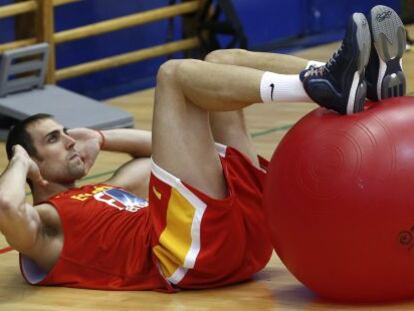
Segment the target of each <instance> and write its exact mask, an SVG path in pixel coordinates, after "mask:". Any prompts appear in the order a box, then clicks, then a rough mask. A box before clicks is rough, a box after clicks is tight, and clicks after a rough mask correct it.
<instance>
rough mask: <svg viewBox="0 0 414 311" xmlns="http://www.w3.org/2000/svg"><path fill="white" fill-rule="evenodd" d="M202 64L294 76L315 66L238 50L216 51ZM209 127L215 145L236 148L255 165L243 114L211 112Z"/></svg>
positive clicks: (254, 150)
mask: <svg viewBox="0 0 414 311" xmlns="http://www.w3.org/2000/svg"><path fill="white" fill-rule="evenodd" d="M205 60H206V61H207V62H211V63H217V64H228V65H237V66H243V67H249V68H255V69H260V70H263V71H271V72H275V73H280V74H296V75H297V74H298V73H299V72H301V71H302V70H304V69H306V68H307V67H308V66H309V65H310V64H316V63H317V62H313V61H309V60H306V59H303V58H300V57H296V56H292V55H284V54H276V53H263V52H251V51H247V50H242V49H228V50H216V51H213V52H211V53H209V54H208V55H207V56H206V58H205ZM320 64H321V65H322V64H323V63H320ZM298 78H299V77H298ZM210 125H211V129H212V132H213V136H214V139H215V141H217V142H219V143H222V144H224V145H227V146H231V147H233V148H236V149H237V150H239V151H241V152H242V153H244V154H245V155H246V156H247V157H249V158H250V159H251V160H252V162H253V163H254V164H256V165H258V160H257V152H256V149H255V147H254V145H253V143H252V140H251V137H250V134H249V132H248V130H247V126H246V124H245V120H244V114H243V110H237V111H229V112H211V113H210Z"/></svg>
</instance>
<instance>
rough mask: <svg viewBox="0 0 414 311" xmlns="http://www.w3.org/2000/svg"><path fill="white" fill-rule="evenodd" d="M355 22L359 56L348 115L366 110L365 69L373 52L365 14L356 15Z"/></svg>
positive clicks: (348, 104)
mask: <svg viewBox="0 0 414 311" xmlns="http://www.w3.org/2000/svg"><path fill="white" fill-rule="evenodd" d="M352 19H353V22H354V27H355V28H354V38H353V40H354V46H355V47H356V48H357V50H355V51H354V52H355V53H356V54H355V55H357V60H356V67H357V68H356V71H355V73H354V77H353V81H352V85H351V89H350V91H349V97H348V103H347V106H346V107H347V108H346V113H347V114H352V113H356V112H360V111H363V110H364V105H365V97H366V93H367V86H366V83H365V79H364V72H365V67H366V66H367V64H368V61H369V55H370V52H371V33H370V30H369V25H368V21H367V19H366V17H365V15H364V14H362V13H354V14H353V15H352Z"/></svg>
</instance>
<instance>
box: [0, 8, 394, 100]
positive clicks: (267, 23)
mask: <svg viewBox="0 0 414 311" xmlns="http://www.w3.org/2000/svg"><path fill="white" fill-rule="evenodd" d="M103 2H104V3H103ZM168 2H169V1H168V0H152V1H137V0H105V1H102V0H84V1H80V2H78V3H73V4H68V5H65V6H61V7H58V8H56V11H55V16H56V19H55V28H56V31H61V30H65V29H70V28H74V27H79V26H83V25H87V24H90V23H95V22H98V21H102V20H106V19H110V18H114V17H120V16H124V15H128V14H133V13H136V12H141V11H146V10H150V9H153V8H158V7H161V6H165V5H167V4H168ZM177 2H179V1H177ZM10 3H13V1H12V0H0V5H4V4H10ZM233 4H234V6H235V8H236V11H237V13H238V15H239V18H240V20H241V22H242V24H243V28H244V30H245V33H246V35H247V37H248V40H249V47H250V48H252V49H260V50H273V51H290V50H291V48H292V47H293V48H303V47H306V46H309V45H314V44H319V43H324V42H328V41H333V40H338V39H340V37H341V36H342V34H343V30H344V27H345V24H346V22H347V19H348V16H349V15H350V14H351V13H352V12H354V11H360V12H363V13H366V14H368V12H369V9H370V8H371V7H372V6H373V5H375V4H377V2H376V1H371V0H365V1H361V0H359V1H357V0H338V1H333V0H308V1H306V0H289V1H285V0H257V1H253V0H233ZM381 4H385V5H388V6H391V7H392V8H394V9H395V10H396V11H397V12H399V11H400V9H401V8H400V1H399V0H398V1H397V0H383V1H382V2H381ZM13 27H14V20H13V19H12V18H9V19H3V20H0V29H1V32H0V42H7V41H12V40H13V38H14V31H13ZM167 32H168V22H167V21H160V22H155V23H151V24H147V25H142V26H138V27H134V28H129V29H126V30H121V31H117V32H114V33H109V34H104V35H100V36H96V37H91V38H88V39H83V40H77V41H73V42H68V43H64V44H61V45H58V46H57V68H64V67H67V66H71V65H76V64H79V63H83V62H87V61H91V60H96V59H100V58H103V57H107V56H112V55H116V54H120V53H126V52H130V51H133V50H136V49H141V48H146V47H151V46H153V45H159V44H163V43H165V42H166V37H167ZM174 33H175V39H180V33H181V29H180V20H179V19H178V18H176V19H175V32H174ZM281 42H282V43H283V44H282V45H281V44H280V43H281ZM174 57H182V55H181V53H177V54H176V55H174ZM165 60H167V57H159V58H156V59H151V60H147V61H143V62H140V63H137V64H132V65H127V66H124V67H121V68H117V69H110V70H106V71H103V72H100V73H95V74H89V75H85V76H82V77H80V78H75V79H69V80H64V81H61V82H59V85H61V86H63V87H66V88H68V89H71V90H74V91H76V92H79V93H81V94H85V95H88V96H91V97H94V98H97V99H104V98H108V97H113V96H116V95H120V94H124V93H129V92H132V91H136V90H139V89H143V88H147V87H152V86H154V82H155V74H156V72H157V69H158V67H159V65H160V64H161V63H163V62H164V61H165Z"/></svg>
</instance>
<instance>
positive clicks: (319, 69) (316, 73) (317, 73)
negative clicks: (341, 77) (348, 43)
mask: <svg viewBox="0 0 414 311" xmlns="http://www.w3.org/2000/svg"><path fill="white" fill-rule="evenodd" d="M342 51H343V44H342V45H341V47H340V48H339V49H338V50H337V51H336V52H335V53H334V54H333V55H332V57H331V58H330V59H329V60H328V62H327V63H326V64H325V65H323V66H315V65H311V66H309V68H308V72H307V73H306V75H305V76H306V77H322V76H324V75H325V73H328V72H330V71H331V70H332V68H333V67H334V65H335V64H336V62H337V60H338V58H339V57H341V55H342Z"/></svg>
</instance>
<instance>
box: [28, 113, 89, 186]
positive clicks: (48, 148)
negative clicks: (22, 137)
mask: <svg viewBox="0 0 414 311" xmlns="http://www.w3.org/2000/svg"><path fill="white" fill-rule="evenodd" d="M27 131H28V132H29V133H30V135H31V137H32V139H33V145H34V147H35V149H36V150H37V154H38V157H36V158H34V159H33V160H34V161H35V162H36V163H37V165H38V166H39V169H40V173H41V174H42V176H43V178H45V179H46V180H48V181H49V182H56V183H72V182H74V181H75V180H77V179H79V178H81V177H83V176H84V175H85V165H84V162H83V161H82V159H81V157H80V156H79V153H78V151H77V150H76V149H75V148H74V147H75V140H74V139H73V138H72V137H70V136H69V135H67V134H66V129H64V128H63V126H62V125H60V124H59V123H57V122H56V121H55V120H53V119H41V120H38V121H36V122H34V123H32V124H30V125H29V126H28V127H27Z"/></svg>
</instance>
